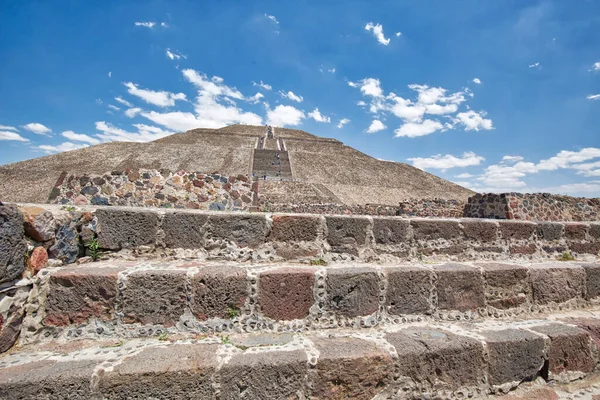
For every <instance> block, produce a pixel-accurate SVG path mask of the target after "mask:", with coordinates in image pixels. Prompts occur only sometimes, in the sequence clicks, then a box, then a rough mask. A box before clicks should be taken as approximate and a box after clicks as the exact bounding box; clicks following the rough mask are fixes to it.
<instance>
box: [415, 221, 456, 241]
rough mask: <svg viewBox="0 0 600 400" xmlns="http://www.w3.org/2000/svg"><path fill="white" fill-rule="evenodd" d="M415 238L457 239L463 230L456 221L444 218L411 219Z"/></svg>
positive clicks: (425, 239)
mask: <svg viewBox="0 0 600 400" xmlns="http://www.w3.org/2000/svg"><path fill="white" fill-rule="evenodd" d="M410 225H411V226H412V229H413V235H414V238H415V240H420V241H428V240H437V239H446V240H452V239H458V238H461V237H462V235H463V231H462V229H461V227H460V224H459V222H458V221H454V220H446V219H411V220H410Z"/></svg>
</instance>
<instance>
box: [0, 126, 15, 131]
mask: <svg viewBox="0 0 600 400" xmlns="http://www.w3.org/2000/svg"><path fill="white" fill-rule="evenodd" d="M0 130H5V131H18V129H17V128H15V127H14V126H6V125H0Z"/></svg>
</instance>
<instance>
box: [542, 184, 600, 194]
mask: <svg viewBox="0 0 600 400" xmlns="http://www.w3.org/2000/svg"><path fill="white" fill-rule="evenodd" d="M541 191H543V192H552V193H566V194H568V195H571V196H577V195H580V196H581V195H584V194H588V193H594V194H596V193H599V192H600V181H589V182H581V183H570V184H565V185H560V186H554V187H549V188H544V189H542V190H541Z"/></svg>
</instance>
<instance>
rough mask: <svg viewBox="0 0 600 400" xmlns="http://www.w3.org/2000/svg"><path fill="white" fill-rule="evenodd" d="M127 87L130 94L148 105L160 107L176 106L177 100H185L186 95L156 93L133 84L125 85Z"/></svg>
mask: <svg viewBox="0 0 600 400" xmlns="http://www.w3.org/2000/svg"><path fill="white" fill-rule="evenodd" d="M124 85H125V86H126V87H127V91H128V92H129V94H131V95H133V96H136V97H139V98H140V99H142V100H144V101H145V102H146V103H149V104H153V105H155V106H159V107H169V106H174V105H175V101H176V100H185V99H186V98H185V94H183V93H177V94H175V93H171V92H165V91H154V90H147V89H140V88H138V85H136V84H135V83H132V82H127V83H125V84H124Z"/></svg>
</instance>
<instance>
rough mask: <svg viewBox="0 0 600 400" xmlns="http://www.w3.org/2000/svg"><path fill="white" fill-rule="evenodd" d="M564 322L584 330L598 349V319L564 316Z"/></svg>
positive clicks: (599, 328) (599, 320)
mask: <svg viewBox="0 0 600 400" xmlns="http://www.w3.org/2000/svg"><path fill="white" fill-rule="evenodd" d="M564 322H566V323H567V324H571V325H577V327H579V328H581V329H584V330H586V331H587V332H588V333H589V334H590V336H591V337H592V340H593V341H594V343H596V348H597V349H600V319H595V318H566V319H564Z"/></svg>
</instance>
